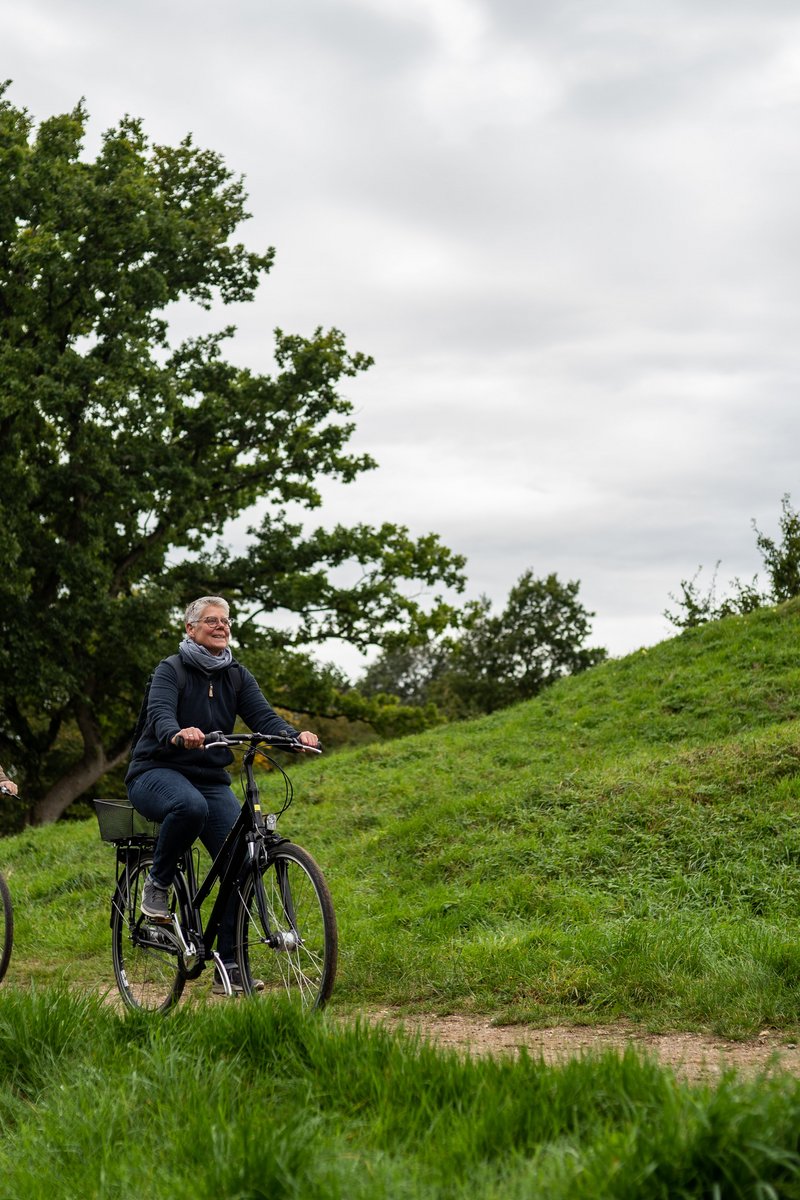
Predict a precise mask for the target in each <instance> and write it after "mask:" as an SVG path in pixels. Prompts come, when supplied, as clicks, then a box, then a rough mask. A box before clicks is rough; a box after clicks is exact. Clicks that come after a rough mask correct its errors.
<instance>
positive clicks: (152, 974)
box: [111, 854, 186, 1012]
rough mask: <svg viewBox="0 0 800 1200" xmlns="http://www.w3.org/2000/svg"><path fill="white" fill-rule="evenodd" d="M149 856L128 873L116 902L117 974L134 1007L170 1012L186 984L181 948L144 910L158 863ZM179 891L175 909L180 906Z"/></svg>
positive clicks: (113, 940)
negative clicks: (144, 893) (143, 914)
mask: <svg viewBox="0 0 800 1200" xmlns="http://www.w3.org/2000/svg"><path fill="white" fill-rule="evenodd" d="M152 861H153V859H152V855H149V854H145V855H142V856H141V858H137V859H136V861H135V862H131V863H130V864H129V865H128V866H126V868H125V870H124V871H123V872H122V874H121V876H120V880H119V885H118V887H117V890H116V892H115V893H114V899H113V900H112V903H111V950H112V958H113V962H114V977H115V979H116V981H117V987H118V988H119V992H120V995H121V996H122V999H123V1000H124V1001H125V1004H126V1005H127V1007H128V1008H134V1009H145V1010H147V1011H149V1012H166V1011H167V1010H168V1009H170V1008H172V1007H173V1005H175V1004H177V1002H178V1000H179V999H180V997H181V994H182V992H183V988H184V985H185V983H186V975H185V974H184V972H183V968H182V966H181V962H180V958H179V955H178V952H177V948H176V947H175V946H174V945H173V944H172V943H171V940H170V939H169V938H168V936H167V935H166V934H165V933H164V932H163V929H164V928H166V929H168V928H169V926H165V927H163V928H162V929H161V930H160V929H159V926H158V925H157V924H155V923H153V922H148V921H147V920H146V919H145V920H142V918H141V914H140V912H139V902H140V899H141V893H142V888H143V887H144V881H145V879H146V878H147V874H148V872H149V870H150V866H151V864H152ZM184 894H185V889H184ZM175 903H176V900H175V890H174V889H173V891H172V907H173V909H174V907H175Z"/></svg>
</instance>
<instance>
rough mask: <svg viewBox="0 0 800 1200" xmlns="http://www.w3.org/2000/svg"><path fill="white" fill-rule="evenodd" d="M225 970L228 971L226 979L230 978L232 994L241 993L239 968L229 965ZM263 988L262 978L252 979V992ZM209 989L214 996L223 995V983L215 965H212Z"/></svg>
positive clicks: (260, 990) (242, 988) (261, 990)
mask: <svg viewBox="0 0 800 1200" xmlns="http://www.w3.org/2000/svg"><path fill="white" fill-rule="evenodd" d="M225 970H226V971H227V972H228V979H230V981H231V987H232V988H233V994H234V996H239V995H241V993H242V992H243V991H244V987H243V986H242V975H241V972H240V970H239V968H238V967H235V966H231V967H226V968H225ZM263 990H264V980H263V979H254V980H253V991H254V992H263ZM211 991H212V992H213V993H214V995H215V996H224V995H225V984H224V983H223V982H222V976H221V975H220V973H219V971H218V970H217V968H216V967H214V982H213V984H212V986H211Z"/></svg>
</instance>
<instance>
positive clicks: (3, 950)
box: [0, 875, 14, 979]
mask: <svg viewBox="0 0 800 1200" xmlns="http://www.w3.org/2000/svg"><path fill="white" fill-rule="evenodd" d="M13 942H14V910H13V909H12V907H11V896H10V894H9V891H8V884H7V883H6V881H5V879H4V878H3V876H2V875H0V979H2V978H3V976H4V975H5V973H6V971H7V970H8V963H9V959H10V958H11V947H12V945H13Z"/></svg>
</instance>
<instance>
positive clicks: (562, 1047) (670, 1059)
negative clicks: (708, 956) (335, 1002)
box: [365, 1009, 800, 1083]
mask: <svg viewBox="0 0 800 1200" xmlns="http://www.w3.org/2000/svg"><path fill="white" fill-rule="evenodd" d="M365 1015H367V1016H368V1019H369V1020H371V1021H374V1022H375V1023H377V1024H382V1025H385V1026H386V1027H387V1028H390V1029H398V1028H403V1029H405V1030H406V1032H408V1033H412V1034H419V1036H420V1037H422V1038H423V1039H425V1040H428V1041H432V1042H435V1043H436V1044H437V1045H441V1046H448V1047H451V1048H454V1049H456V1050H460V1051H463V1053H465V1054H510V1055H516V1054H519V1052H520V1050H521V1049H522V1048H523V1047H525V1049H526V1050H527V1051H528V1053H529V1054H531V1055H532V1056H533V1057H534V1058H541V1059H543V1060H544V1061H545V1062H547V1063H563V1062H565V1061H567V1060H568V1059H570V1058H574V1057H576V1056H581V1055H585V1054H593V1053H598V1052H602V1051H605V1050H616V1051H618V1052H619V1053H622V1052H623V1051H625V1050H627V1049H628V1048H629V1047H631V1046H632V1047H633V1048H634V1049H636V1050H637V1051H639V1052H641V1053H642V1054H643V1055H647V1056H650V1057H652V1058H655V1059H657V1061H658V1062H659V1063H660V1064H661V1065H662V1066H665V1067H669V1068H671V1069H672V1070H673V1071H674V1072H675V1074H676V1075H677V1076H679V1077H680V1078H682V1079H685V1080H688V1081H689V1082H692V1083H701V1082H705V1083H713V1082H714V1081H715V1080H716V1079H718V1078H719V1077H720V1076H721V1075H722V1074H723V1073H724V1072H725V1071H728V1070H731V1069H735V1070H736V1071H738V1072H739V1073H740V1074H743V1075H747V1076H753V1075H760V1074H765V1073H768V1072H769V1073H772V1072H775V1071H785V1072H789V1073H791V1074H793V1075H798V1076H800V1045H798V1044H797V1043H795V1042H787V1041H786V1039H785V1037H783V1036H781V1034H780V1033H778V1032H777V1031H776V1030H772V1029H767V1030H764V1031H763V1032H762V1033H761V1034H760V1035H759V1036H758V1037H757V1038H754V1039H752V1040H751V1041H746V1042H734V1041H728V1040H726V1039H724V1038H716V1037H711V1036H707V1035H705V1034H699V1033H663V1034H661V1033H647V1032H645V1031H643V1030H641V1029H639V1028H638V1027H637V1026H635V1025H631V1024H628V1023H627V1022H619V1023H617V1024H614V1025H592V1026H579V1027H575V1026H555V1027H553V1028H549V1029H536V1028H534V1027H533V1026H531V1025H493V1024H492V1022H491V1019H490V1018H489V1017H471V1016H460V1015H452V1016H447V1017H437V1016H432V1015H430V1014H422V1015H413V1016H408V1015H404V1016H398V1015H397V1013H395V1012H393V1011H392V1010H391V1009H377V1010H373V1011H371V1012H370V1013H369V1014H365Z"/></svg>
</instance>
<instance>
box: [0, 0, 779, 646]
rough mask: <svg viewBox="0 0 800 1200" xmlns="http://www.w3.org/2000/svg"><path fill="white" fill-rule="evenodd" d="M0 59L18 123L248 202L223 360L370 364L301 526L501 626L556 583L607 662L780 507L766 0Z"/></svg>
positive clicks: (2, 43) (296, 8) (118, 18)
mask: <svg viewBox="0 0 800 1200" xmlns="http://www.w3.org/2000/svg"><path fill="white" fill-rule="evenodd" d="M0 48H1V49H0V53H2V59H3V64H2V72H1V73H0V77H9V78H11V79H12V80H13V81H14V82H13V86H12V88H11V91H10V93H9V99H10V100H12V102H14V103H15V104H18V105H22V106H24V107H26V108H28V110H29V111H30V113H31V114H32V116H33V117H34V118H35V119H37V120H39V119H41V118H44V117H46V116H49V115H51V114H52V113H55V112H62V111H66V110H68V109H71V108H72V107H73V106H74V105H75V103H76V102H77V101H78V100H79V99H80V98H81V97H82V96H83V97H85V99H86V104H87V107H88V110H89V112H90V114H91V134H92V137H94V138H95V140H97V139H98V138H99V135H100V133H101V132H102V131H103V130H104V129H106V128H108V127H109V126H110V125H113V124H115V123H116V122H117V121H118V119H119V118H120V117H121V116H122V115H123V114H124V113H130V114H131V115H134V116H138V117H141V118H143V120H144V122H145V128H146V131H147V133H148V134H149V135H150V137H151V138H152V139H154V140H156V141H162V142H175V141H177V140H178V139H180V138H181V137H183V136H184V135H185V134H186V133H188V132H190V131H191V132H192V133H193V135H194V137H195V140H196V142H197V143H199V144H200V145H202V146H207V147H209V148H212V149H215V150H217V151H219V152H221V153H222V154H223V156H224V157H225V160H226V162H227V164H228V166H229V167H231V168H232V169H233V170H234V171H235V172H236V173H240V174H243V175H244V176H245V178H246V183H247V189H248V192H249V196H250V210H251V212H252V214H253V219H252V220H251V221H250V222H249V223H248V224H247V225H246V226H244V227H243V229H242V230H241V233H242V235H243V237H244V240H246V241H247V243H248V244H249V245H250V246H251V247H252V248H254V249H262V248H264V247H265V246H267V245H274V246H275V247H276V249H277V259H276V265H275V267H274V270H273V272H272V274H271V275H270V276H269V278H268V279H267V280H266V281H265V282H264V284H263V286H262V288H261V291H260V294H259V298H258V300H257V301H256V302H255V303H254V304H252V305H249V306H245V307H242V308H240V309H238V310H237V311H236V312H235V313H234V314H233V320H234V321H235V322H236V324H237V325H238V329H239V333H238V335H237V339H236V341H235V343H234V346H233V348H232V350H231V354H232V356H233V357H235V358H236V360H237V361H241V362H243V363H247V364H248V365H250V366H253V367H254V368H256V369H261V370H270V369H271V350H272V333H271V330H272V329H273V327H274V326H275V325H280V326H281V327H282V328H284V329H285V330H287V331H291V332H297V333H303V334H310V333H311V332H312V331H313V330H314V328H315V327H316V326H317V325H324V326H329V325H336V326H337V327H339V328H340V329H342V330H344V332H345V333H346V335H347V338H348V343H349V345H350V346H351V348H352V349H355V350H362V351H364V352H366V353H369V354H371V355H372V356H373V357H374V358H375V366H374V367H373V368H372V369H371V371H370V372H369V373H368V374H366V375H365V376H363V377H362V378H360V379H359V380H356V381H354V382H353V383H352V384H350V385H349V387H348V394H349V395H350V397H351V398H352V400H353V402H354V404H355V406H356V414H357V418H356V419H357V422H358V433H357V437H356V439H355V443H354V448H357V449H358V450H367V451H369V452H370V453H372V455H373V456H374V457H375V458H376V459H377V460H378V462H379V464H380V466H379V469H378V470H377V471H374V472H372V473H371V474H369V475H366V476H364V477H363V478H362V480H361V481H360V482H358V483H356V484H354V485H350V486H349V487H346V488H345V487H329V488H327V489H326V492H325V495H326V505H325V509H324V517H325V520H326V521H334V520H343V521H354V520H363V519H366V520H368V521H371V522H377V521H380V520H391V521H398V522H400V523H403V524H405V525H407V526H408V527H409V528H410V529H411V531H412V532H413V533H415V534H420V535H421V534H424V533H427V532H429V531H435V532H437V533H439V534H440V535H441V537H442V539H443V541H444V542H445V543H446V544H447V545H449V546H450V547H451V548H452V549H454V550H457V551H459V552H461V553H463V554H465V555H466V556H467V559H468V565H467V575H468V580H469V583H468V589H467V594H468V595H469V596H470V597H476V596H478V595H479V594H482V593H483V594H486V595H488V596H490V597H491V598H492V600H493V601H494V602H495V604H496V605H498V606H499V605H501V604H502V603H503V601H504V599H505V597H506V596H507V594H508V591H509V589H510V587H511V586H512V585H513V584H514V583H515V581H516V580H517V579H518V577H519V576H520V575H521V574H522V572H523V571H525V570H526V569H528V568H532V569H533V570H534V572H535V573H536V574H537V575H544V574H547V573H549V572H550V571H556V572H557V573H558V574H559V576H560V577H561V578H562V579H564V580H567V579H579V580H580V581H581V593H580V594H581V598H582V599H583V601H584V603H585V604H586V606H587V607H588V608H590V609H591V610H594V611H595V612H596V617H595V620H594V623H593V627H594V628H593V637H592V639H591V641H592V644H595V645H597V644H600V645H605V646H606V647H607V648H608V650H609V651H610V652H611V653H612V654H623V653H626V652H628V651H630V650H633V649H636V648H638V647H639V646H642V645H649V644H652V643H654V642H656V641H659V640H661V639H662V638H664V637H667V636H671V635H672V633H674V630H673V629H672V627H671V626H670V625H669V623H668V622H667V621H666V620H665V618H664V617H663V615H662V613H663V610H664V608H665V607H667V606H669V604H670V601H669V593H670V592H671V591H676V590H678V585H679V581H680V579H681V578H686V577H691V576H692V575H693V574H694V572H695V570H696V568H697V567H698V565H699V564H704V567H705V570H704V574H703V576H702V577H701V579H703V580H706V581H707V582H710V580H711V575H712V573H713V569H714V564H715V563H716V561H717V560H718V559H721V566H720V569H719V581H720V583H721V584H725V583H726V582H727V581H728V580H729V579H731V578H733V577H734V576H737V575H738V576H741V577H743V578H747V579H749V578H750V577H751V576H752V575H753V574H754V572H755V571H757V570H758V569H759V567H760V565H761V564H760V559H759V556H758V552H757V549H756V546H755V537H754V534H753V531H752V529H751V525H750V522H751V518H755V519H756V521H757V523H758V525H759V527H760V528H761V529H763V530H764V531H765V532H769V533H771V534H775V533H777V528H778V526H777V523H778V518H779V515H780V500H781V496H782V495H783V494H784V493H785V492H790V493H792V494H793V495H792V498H793V501H794V502H795V503H796V504H798V505H800V488H798V487H797V481H796V475H797V471H796V463H797V445H798V433H800V409H799V408H798V402H797V382H798V367H799V366H800V364H799V363H798V333H797V329H798V315H799V314H798V279H797V254H798V241H799V240H800V236H799V234H800V216H799V215H798V214H800V146H799V144H798V138H799V137H800V119H799V118H800V9H799V8H798V6H797V4H796V3H795V0H785V2H783V0H758V3H756V2H755V0H685V2H682V0H648V2H647V3H646V4H645V3H642V2H641V0H606V2H605V3H603V4H602V5H601V4H597V3H594V2H592V0H582V2H576V0H559V2H558V3H556V2H551V3H543V2H542V0H485V2H481V0H227V3H226V4H219V3H214V4H210V3H207V2H206V0H192V3H189V2H188V0H169V2H168V3H164V0H159V2H158V3H154V2H153V0H138V2H137V3H136V4H131V3H127V4H125V3H121V2H120V0H72V2H71V3H70V4H69V5H64V4H63V2H62V0H25V3H24V5H23V4H19V5H11V4H6V5H4V6H3V9H2V11H0ZM229 320H231V315H230V314H229V313H227V312H224V311H223V312H216V313H212V314H211V317H210V318H208V317H201V318H199V319H198V321H197V323H196V325H193V326H192V328H197V329H205V328H209V327H214V328H216V327H220V326H221V325H223V324H226V323H227V322H228V321H229ZM187 332H188V330H187ZM342 661H343V662H345V664H346V665H347V666H348V669H352V668H353V667H354V666H355V665H356V664H355V662H354V661H353V660H347V659H346V657H345V659H343V660H342Z"/></svg>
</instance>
